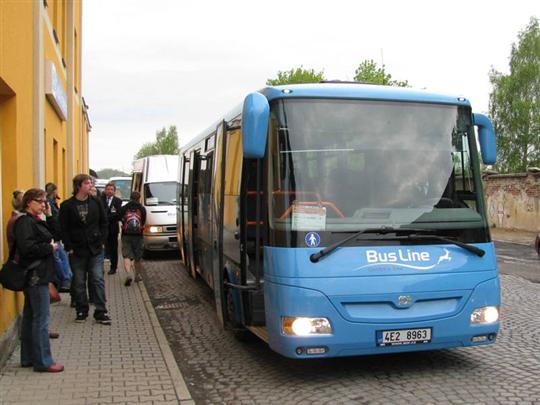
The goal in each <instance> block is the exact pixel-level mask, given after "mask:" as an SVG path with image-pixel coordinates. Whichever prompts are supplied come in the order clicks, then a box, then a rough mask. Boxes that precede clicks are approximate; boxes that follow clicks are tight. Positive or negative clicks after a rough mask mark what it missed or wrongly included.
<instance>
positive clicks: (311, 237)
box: [305, 232, 321, 247]
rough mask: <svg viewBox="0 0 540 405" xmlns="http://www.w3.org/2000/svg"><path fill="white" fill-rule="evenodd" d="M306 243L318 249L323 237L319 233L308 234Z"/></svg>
mask: <svg viewBox="0 0 540 405" xmlns="http://www.w3.org/2000/svg"><path fill="white" fill-rule="evenodd" d="M305 241H306V245H307V246H308V247H317V246H319V244H320V243H321V237H320V236H319V234H318V233H317V232H308V233H306V239H305Z"/></svg>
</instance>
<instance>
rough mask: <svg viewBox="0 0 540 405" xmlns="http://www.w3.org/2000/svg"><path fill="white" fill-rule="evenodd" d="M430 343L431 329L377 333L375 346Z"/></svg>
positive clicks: (380, 331)
mask: <svg viewBox="0 0 540 405" xmlns="http://www.w3.org/2000/svg"><path fill="white" fill-rule="evenodd" d="M429 342H431V328H423V329H400V330H379V331H377V346H397V345H416V344H422V343H429Z"/></svg>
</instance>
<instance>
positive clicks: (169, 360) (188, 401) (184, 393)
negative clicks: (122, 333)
mask: <svg viewBox="0 0 540 405" xmlns="http://www.w3.org/2000/svg"><path fill="white" fill-rule="evenodd" d="M138 286H139V291H140V292H141V295H142V299H143V302H144V306H145V307H146V312H147V313H148V316H149V318H150V322H151V324H152V329H153V330H154V335H155V336H156V339H157V341H158V345H159V349H160V350H161V354H162V355H163V359H164V360H165V364H166V365H167V370H168V371H169V375H170V376H171V379H172V382H173V386H174V390H175V392H176V397H177V398H178V400H179V401H180V404H182V405H192V404H195V401H193V399H192V398H191V394H190V392H189V390H188V387H187V385H186V382H185V381H184V377H183V376H182V373H181V372H180V369H179V368H178V364H176V360H175V359H174V355H173V353H172V351H171V348H170V346H169V343H168V342H167V338H166V337H165V333H163V329H162V328H161V325H160V323H159V320H158V318H157V315H156V312H155V311H154V307H153V306H152V302H151V301H150V296H149V295H148V292H147V291H146V288H145V286H144V284H143V283H142V282H141V283H138Z"/></svg>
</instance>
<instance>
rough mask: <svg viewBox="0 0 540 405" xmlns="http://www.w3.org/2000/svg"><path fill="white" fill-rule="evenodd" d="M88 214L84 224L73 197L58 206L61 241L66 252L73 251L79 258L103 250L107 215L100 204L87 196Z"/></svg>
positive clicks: (77, 203) (95, 199)
mask: <svg viewBox="0 0 540 405" xmlns="http://www.w3.org/2000/svg"><path fill="white" fill-rule="evenodd" d="M87 202H88V214H87V216H86V222H83V221H82V220H81V218H80V215H79V212H78V211H77V206H78V205H79V203H80V202H79V201H78V200H77V199H76V198H75V197H71V198H70V199H69V200H66V201H64V202H63V203H62V204H61V205H60V213H59V215H58V219H59V221H60V229H61V231H62V241H63V242H64V246H65V249H66V251H68V252H69V251H70V250H73V251H74V252H75V254H77V255H79V256H87V255H97V254H98V253H101V252H102V250H103V245H104V244H105V240H106V239H107V231H108V229H107V228H108V222H107V215H106V214H105V210H104V209H103V205H102V204H101V202H100V201H99V200H98V199H97V198H94V197H91V196H88V200H87Z"/></svg>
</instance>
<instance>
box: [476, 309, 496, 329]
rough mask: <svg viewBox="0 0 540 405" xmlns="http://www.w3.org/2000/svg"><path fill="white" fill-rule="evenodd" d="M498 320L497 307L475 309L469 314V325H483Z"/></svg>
mask: <svg viewBox="0 0 540 405" xmlns="http://www.w3.org/2000/svg"><path fill="white" fill-rule="evenodd" d="M498 320H499V307H482V308H476V309H475V310H474V311H473V312H472V314H471V324H473V325H475V324H476V325H485V324H489V323H495V322H497V321H498Z"/></svg>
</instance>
